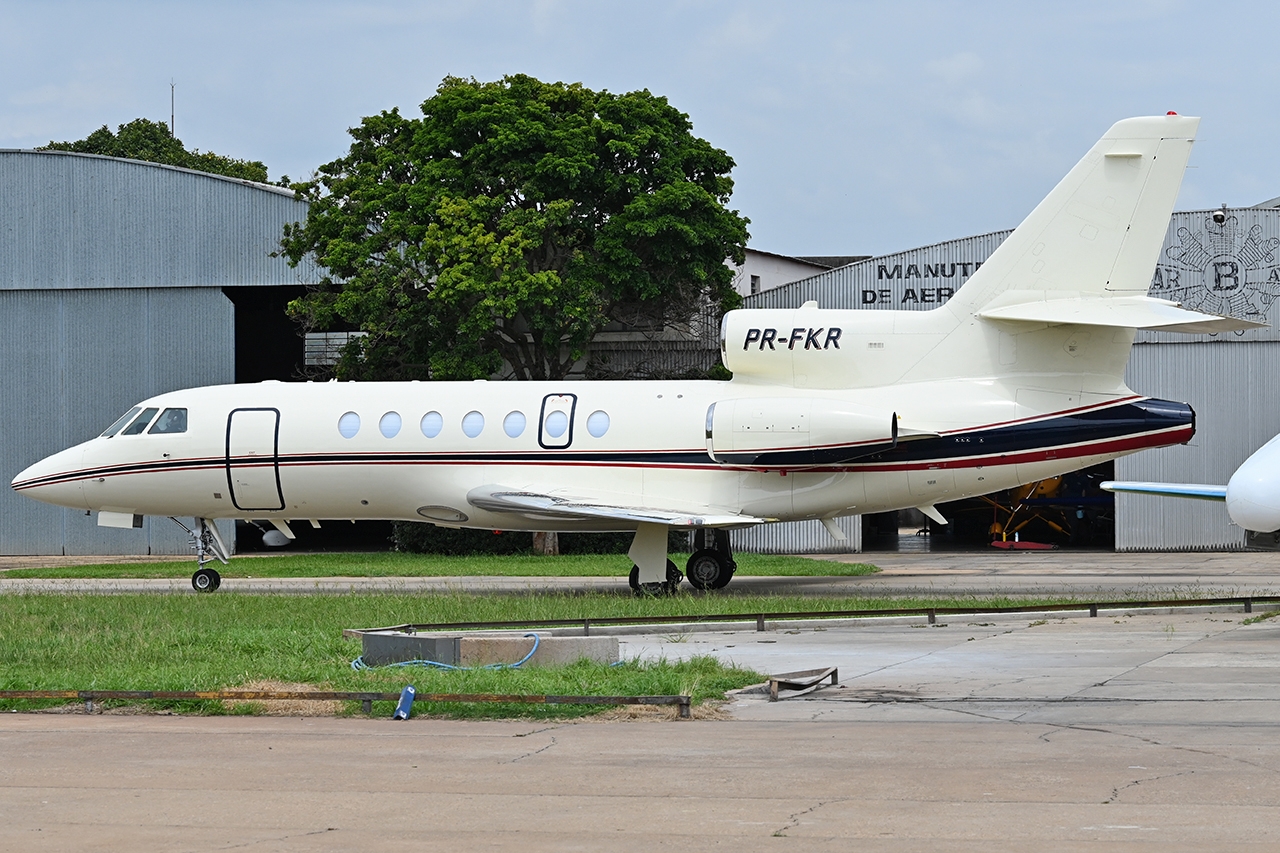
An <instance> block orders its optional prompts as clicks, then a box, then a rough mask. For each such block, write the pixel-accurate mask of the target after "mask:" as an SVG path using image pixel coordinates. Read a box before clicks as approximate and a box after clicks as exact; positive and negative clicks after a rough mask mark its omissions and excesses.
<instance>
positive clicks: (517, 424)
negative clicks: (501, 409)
mask: <svg viewBox="0 0 1280 853" xmlns="http://www.w3.org/2000/svg"><path fill="white" fill-rule="evenodd" d="M524 425H525V419H524V412H511V413H510V414H508V415H507V416H506V417H505V418H503V419H502V431H503V432H505V433H506V434H507V436H508V437H509V438H519V437H520V433H522V432H524Z"/></svg>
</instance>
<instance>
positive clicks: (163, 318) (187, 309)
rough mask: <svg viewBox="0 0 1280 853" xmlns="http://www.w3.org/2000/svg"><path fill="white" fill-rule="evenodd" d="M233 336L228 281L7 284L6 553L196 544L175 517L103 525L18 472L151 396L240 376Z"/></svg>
mask: <svg viewBox="0 0 1280 853" xmlns="http://www.w3.org/2000/svg"><path fill="white" fill-rule="evenodd" d="M234 341H235V316H234V309H233V307H232V305H231V301H230V300H229V299H227V298H226V297H225V296H223V294H222V291H221V290H219V289H218V288H200V289H190V288H182V289H178V288H154V289H153V288H146V289H131V290H79V291H74V290H53V291H39V290H9V291H0V364H2V365H4V374H3V376H4V380H3V385H2V388H3V399H4V405H3V406H0V446H2V447H3V448H4V455H3V459H4V462H5V465H4V470H3V471H0V476H3V478H4V488H0V554H148V553H150V554H183V553H187V540H186V534H184V533H182V531H181V530H179V529H178V528H177V527H176V526H174V525H173V523H172V522H170V521H168V520H166V519H153V518H148V519H147V520H146V522H145V525H144V527H143V529H142V530H116V529H112V528H104V527H98V526H97V519H96V518H95V517H91V516H85V515H84V513H82V512H76V511H74V510H69V509H62V508H60V507H54V506H49V505H48V504H43V503H39V502H38V501H33V500H31V499H30V498H26V497H23V496H21V495H19V494H18V493H16V492H14V491H13V490H12V489H10V488H8V483H9V481H11V480H12V479H13V478H14V476H16V475H17V473H18V472H19V471H21V470H22V469H23V468H25V467H26V466H27V465H30V464H31V463H33V462H36V461H38V460H39V459H42V458H43V457H45V456H48V455H49V454H51V453H55V452H57V451H59V450H62V449H63V448H66V447H70V446H71V445H73V444H77V443H79V442H81V441H85V440H87V439H89V438H92V437H93V436H95V435H97V434H98V433H100V432H102V431H103V430H104V429H106V428H107V427H108V426H109V425H110V424H111V423H112V422H113V421H114V420H115V419H116V418H118V417H119V416H120V415H122V414H123V413H124V412H125V411H127V410H128V409H129V407H130V406H132V405H133V404H134V403H136V402H138V401H139V400H141V399H143V398H145V397H149V396H151V395H153V394H159V393H162V392H164V391H172V390H175V389H178V388H185V387H189V386H193V385H211V384H217V383H223V382H231V381H232V380H233V378H234V371H235V346H234ZM227 532H228V533H230V528H229V527H228V528H227Z"/></svg>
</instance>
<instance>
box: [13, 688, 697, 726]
mask: <svg viewBox="0 0 1280 853" xmlns="http://www.w3.org/2000/svg"><path fill="white" fill-rule="evenodd" d="M0 699H79V700H81V701H83V702H84V703H85V710H86V711H91V710H93V703H94V702H101V701H102V700H104V699H135V700H137V699H218V700H225V699H239V700H245V699H250V700H252V699H302V700H322V699H329V700H333V699H339V700H344V701H354V702H359V703H360V706H361V708H362V709H363V710H364V712H365V713H366V714H368V713H371V712H372V711H373V703H374V702H395V701H398V700H399V699H400V693H399V692H396V693H377V692H369V691H346V690H0ZM692 701H693V700H692V698H691V697H689V696H556V695H547V694H511V695H505V694H501V693H419V694H417V695H416V696H415V697H414V702H415V703H417V702H507V703H511V704H518V705H676V706H678V708H679V713H680V717H681V719H686V720H687V719H689V718H690V716H691V715H692V710H691V709H692Z"/></svg>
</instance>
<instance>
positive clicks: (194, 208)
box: [0, 150, 315, 290]
mask: <svg viewBox="0 0 1280 853" xmlns="http://www.w3.org/2000/svg"><path fill="white" fill-rule="evenodd" d="M306 218H307V205H306V204H305V203H304V202H300V201H297V200H296V199H294V197H293V193H291V192H289V191H287V190H283V189H279V188H275V187H268V186H264V185H262V184H253V183H249V182H247V181H238V180H234V179H230V178H222V177H219V176H216V175H206V174H204V173H202V172H192V171H189V170H186V169H175V168H172V167H169V166H159V165H155V164H151V163H139V162H137V161H132V160H118V159H115V158H111V157H96V156H92V155H87V154H66V153H60V152H37V151H12V150H9V151H4V150H0V289H12V290H31V289H46V288H101V287H210V286H231V285H245V284H262V285H271V284H307V283H311V282H313V281H314V280H315V271H314V269H311V268H304V267H299V268H298V269H296V270H294V269H290V268H289V265H288V264H287V263H285V260H284V259H283V258H272V257H270V254H271V252H273V251H274V250H275V249H276V248H277V247H278V245H279V243H280V237H281V226H282V224H283V223H285V222H299V221H304V220H305V219H306Z"/></svg>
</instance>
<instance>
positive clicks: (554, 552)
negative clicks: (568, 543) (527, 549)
mask: <svg viewBox="0 0 1280 853" xmlns="http://www.w3.org/2000/svg"><path fill="white" fill-rule="evenodd" d="M533 553H535V554H541V555H542V556H544V557H559V556H560V534H559V533H535V534H533Z"/></svg>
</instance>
